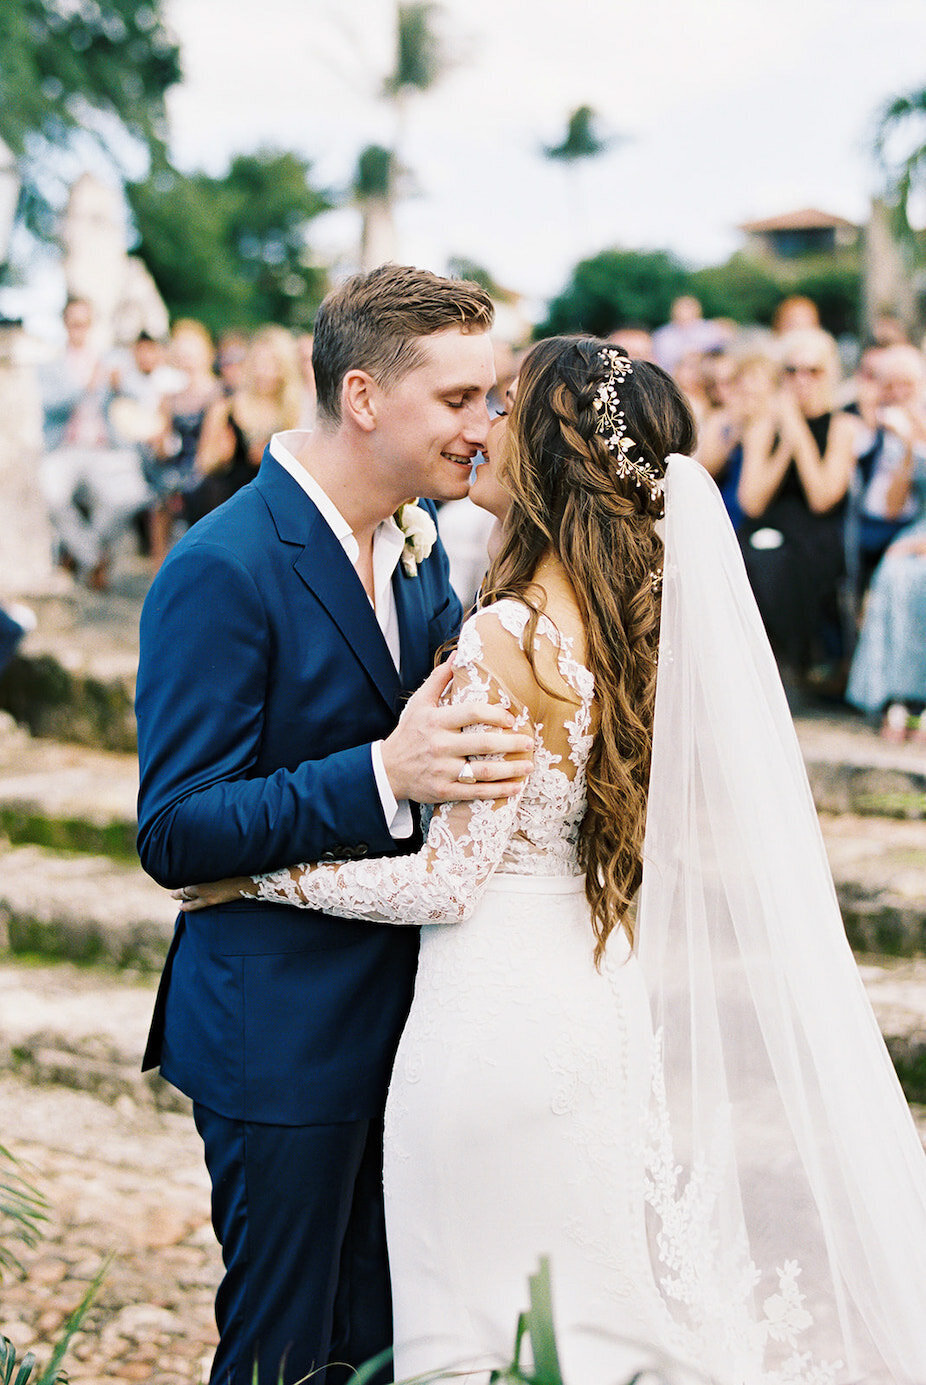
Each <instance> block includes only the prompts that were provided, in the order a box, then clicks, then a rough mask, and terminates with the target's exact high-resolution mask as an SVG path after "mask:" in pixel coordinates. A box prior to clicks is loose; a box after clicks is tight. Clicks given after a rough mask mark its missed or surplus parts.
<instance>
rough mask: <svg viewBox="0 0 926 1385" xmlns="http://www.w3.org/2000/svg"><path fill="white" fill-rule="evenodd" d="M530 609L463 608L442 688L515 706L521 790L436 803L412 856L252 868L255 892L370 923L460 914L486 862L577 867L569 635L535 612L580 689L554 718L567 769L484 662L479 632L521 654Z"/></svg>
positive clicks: (515, 870)
mask: <svg viewBox="0 0 926 1385" xmlns="http://www.w3.org/2000/svg"><path fill="white" fill-rule="evenodd" d="M529 615H530V613H529V611H528V609H527V607H526V606H524V605H523V604H522V603H521V602H518V601H514V600H505V601H499V602H497V603H496V604H495V605H493V606H490V607H488V608H487V609H486V610H485V611H483V612H480V613H478V614H477V615H475V616H472V617H471V618H470V619H469V620H468V621H467V622H466V623H465V624H464V626H463V629H462V631H461V632H460V639H459V643H458V646H457V650H456V653H455V655H454V661H453V668H454V678H453V684H452V686H451V691H450V701H451V702H452V703H459V702H482V703H486V704H488V703H497V704H500V705H501V706H503V707H505V708H507V709H508V710H509V711H511V712H512V713H513V714H514V716H515V727H516V728H517V729H519V730H526V731H528V732H533V734H534V737H535V751H534V769H533V771H532V773H531V775H530V777H529V779H528V780H527V782H526V784H525V786H524V787H523V788H522V790H521V791H520V792H519V793H517V794H515V795H514V796H512V797H511V798H509V799H492V800H488V799H476V800H473V801H472V802H470V803H449V804H448V803H444V804H441V805H440V806H439V807H438V808H437V809H435V811H434V813H433V815H432V817H431V821H430V826H429V828H428V837H427V842H426V844H425V846H424V847H423V849H422V850H421V851H420V852H419V853H418V855H417V856H402V857H399V858H391V857H390V858H385V859H379V860H371V861H347V862H344V863H343V864H342V865H337V864H333V865H328V864H325V865H316V866H310V865H300V866H294V867H291V868H289V869H287V870H280V871H274V872H272V873H271V874H268V875H263V876H256V877H254V878H255V880H256V883H257V885H258V894H259V897H260V898H261V899H266V900H269V901H273V902H276V903H282V904H294V905H297V906H298V907H301V908H314V909H318V910H321V911H322V912H327V913H332V914H338V915H340V916H341V917H343V918H354V919H367V920H369V921H371V922H374V923H400V924H401V923H405V924H423V923H448V922H461V921H462V920H463V919H465V918H467V917H469V915H470V914H471V913H472V911H473V909H474V908H475V907H476V904H477V903H478V901H479V898H480V896H481V893H482V891H483V890H484V888H485V886H486V884H487V883H488V881H489V879H490V877H491V875H492V874H493V872H494V871H495V870H501V871H503V872H505V873H510V874H524V875H528V874H529V875H573V874H577V873H578V871H579V865H578V838H579V826H580V824H581V821H582V818H583V816H584V814H585V761H586V759H587V757H588V752H589V749H590V747H591V743H592V737H591V734H590V727H591V707H592V698H593V695H594V679H593V677H592V675H591V673H590V672H589V671H588V669H586V668H583V667H582V665H581V664H579V663H578V662H577V661H576V660H575V659H574V657H573V655H572V644H571V641H569V640H568V639H566V638H565V637H564V636H561V635H560V633H559V631H558V630H557V628H556V626H555V625H554V624H553V622H552V621H551V620H549V619H548V618H547V617H545V616H541V618H540V621H539V622H538V627H537V635H536V638H537V640H549V641H551V642H552V643H553V644H554V646H555V648H556V650H557V665H558V668H559V671H560V674H561V676H562V677H563V679H564V680H565V681H566V683H567V684H568V686H569V687H570V688H571V689H572V690H573V691H574V692H575V693H576V695H577V697H578V698H579V705H578V707H577V708H576V709H575V713H574V715H573V716H572V718H571V719H569V720H566V721H564V723H563V729H564V730H565V732H566V738H567V743H568V745H569V747H570V760H571V762H572V763H571V766H570V768H571V770H572V773H571V774H570V773H567V772H566V771H565V770H564V769H563V768H562V756H560V755H558V754H555V753H554V752H553V751H551V750H550V749H549V748H548V747H547V745H546V744H545V742H544V728H543V727H542V726H536V727H534V726H532V724H531V719H530V716H529V714H528V712H527V709H526V708H525V707H524V706H523V705H521V704H520V703H517V702H516V701H515V699H514V698H513V697H512V695H511V693H510V692H509V691H508V689H507V688H506V686H505V682H504V677H503V674H504V669H501V670H498V669H497V668H495V667H492V668H490V667H488V666H487V663H486V658H485V638H484V633H485V636H486V638H488V637H489V636H494V637H495V639H494V642H493V645H497V639H498V631H497V628H496V627H497V626H499V625H500V626H501V628H502V630H504V631H505V632H507V634H508V635H510V636H512V641H511V648H510V656H509V657H510V658H511V659H512V660H513V661H515V662H517V661H521V662H523V653H522V652H521V650H522V646H521V640H522V638H523V635H524V630H525V626H526V624H527V621H528V619H529Z"/></svg>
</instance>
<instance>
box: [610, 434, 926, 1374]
mask: <svg viewBox="0 0 926 1385" xmlns="http://www.w3.org/2000/svg"><path fill="white" fill-rule="evenodd" d="M665 526H666V528H665V569H664V578H663V601H662V627H661V636H660V646H659V669H658V676H657V693H656V712H655V727H654V740H653V761H652V773H651V785H650V794H649V807H648V815H647V828H646V841H645V847H644V872H643V883H642V889H641V895H640V901H639V908H638V916H637V954H638V957H639V960H640V964H641V966H642V969H643V972H644V976H645V978H646V983H647V987H648V990H649V993H650V1000H651V1007H652V1014H653V1023H654V1029H655V1036H656V1045H657V1052H656V1062H655V1063H654V1078H653V1094H652V1104H651V1111H650V1116H649V1122H648V1135H647V1144H648V1148H647V1160H646V1167H647V1204H648V1207H647V1217H648V1223H649V1231H650V1241H651V1247H652V1252H653V1260H654V1267H655V1270H656V1277H657V1282H658V1284H659V1287H660V1291H661V1296H662V1299H663V1302H664V1305H665V1308H666V1312H667V1316H668V1317H670V1318H671V1320H672V1324H673V1327H672V1332H673V1334H674V1337H673V1340H674V1345H675V1347H676V1349H677V1351H678V1352H679V1353H680V1354H682V1355H683V1356H689V1357H690V1358H691V1359H693V1360H697V1361H699V1362H701V1363H707V1364H708V1366H709V1368H711V1369H712V1370H713V1371H714V1373H715V1374H716V1377H717V1379H718V1380H722V1381H731V1380H736V1381H743V1382H769V1383H770V1385H771V1383H772V1382H774V1385H785V1382H792V1381H793V1382H798V1381H800V1382H803V1383H804V1385H808V1382H809V1383H810V1385H824V1382H830V1381H833V1382H837V1381H838V1382H848V1381H861V1380H865V1381H870V1382H874V1381H905V1382H913V1381H916V1382H926V1158H924V1154H923V1150H922V1147H921V1145H920V1141H919V1138H918V1136H917V1132H916V1128H915V1126H914V1124H913V1120H912V1118H911V1115H910V1112H909V1109H908V1107H907V1103H906V1101H905V1099H904V1096H903V1092H902V1091H901V1088H900V1085H899V1083H898V1081H897V1079H896V1076H895V1074H894V1071H893V1068H892V1065H891V1062H890V1059H889V1057H888V1054H887V1051H886V1049H885V1047H884V1043H883V1041H882V1039H881V1036H880V1033H879V1031H878V1027H877V1024H876V1022H875V1019H874V1016H873V1014H872V1011H871V1008H870V1006H869V1004H868V1000H867V998H866V995H865V993H864V990H863V987H862V984H861V981H860V979H859V975H858V971H857V969H856V966H855V962H854V959H853V957H852V954H851V951H850V949H849V946H848V943H847V942H846V938H845V933H844V931H843V926H842V920H841V918H840V914H839V907H838V904H837V901H836V895H835V891H834V888H833V883H832V878H831V875H830V871H829V866H828V863H827V858H826V854H825V850H824V845H823V840H822V837H821V834H820V830H819V825H818V822H817V818H816V813H815V811H814V806H813V802H812V799H811V795H810V790H809V786H808V783H807V777H806V773H805V770H804V766H803V761H802V759H801V755H800V750H799V747H798V744H797V739H796V736H795V733H794V729H793V726H792V722H791V717H790V715H789V711H788V706H787V703H786V700H785V697H784V693H783V690H782V687H781V683H780V680H779V677H778V673H777V669H776V666H775V661H774V658H773V656H772V653H771V650H770V648H769V644H768V640H767V638H766V635H765V631H764V629H763V626H762V623H761V620H760V617H759V613H758V610H757V608H756V605H755V601H754V600H753V597H752V593H751V591H750V588H749V584H748V581H747V578H746V573H745V569H744V566H743V562H742V557H741V555H740V551H739V546H738V544H737V541H736V538H735V536H734V533H733V530H732V528H731V526H730V523H729V521H728V519H727V516H726V513H725V511H724V508H723V504H722V501H721V499H720V495H719V492H718V491H717V488H716V486H715V485H714V483H713V481H712V480H711V479H710V477H709V476H708V475H707V473H706V472H705V471H704V470H703V468H701V467H700V466H699V465H698V464H697V463H696V462H693V461H692V460H691V459H690V458H687V457H673V458H671V459H670V461H669V465H668V470H667V478H666V520H665Z"/></svg>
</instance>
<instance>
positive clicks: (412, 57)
mask: <svg viewBox="0 0 926 1385" xmlns="http://www.w3.org/2000/svg"><path fill="white" fill-rule="evenodd" d="M437 10H438V6H437V5H435V4H431V3H428V2H427V0H424V3H422V0H416V3H412V4H398V5H397V6H396V28H395V53H394V58H393V65H392V68H391V70H390V71H389V72H388V73H387V74H386V76H385V77H384V78H383V80H382V86H381V87H380V95H381V96H382V97H383V98H385V100H386V101H388V103H389V105H390V106H391V108H392V112H393V138H392V147H391V148H386V147H385V146H384V145H381V144H370V145H367V147H366V148H365V149H363V150H362V151H361V153H360V155H359V158H358V160H357V167H356V172H355V175H354V182H353V189H352V191H353V195H354V199H355V201H356V202H357V204H358V206H359V207H360V211H361V217H362V227H361V236H360V240H361V248H360V264H361V268H362V269H365V270H367V269H373V268H374V267H375V266H376V265H378V264H382V263H383V261H384V260H390V259H395V258H396V234H395V217H394V213H395V205H396V202H397V201H398V200H399V198H400V197H401V196H402V195H403V194H404V193H405V192H406V191H407V188H408V186H409V182H410V179H409V176H408V174H409V170H408V169H407V168H406V167H405V165H404V163H403V161H402V157H401V151H402V148H403V146H404V143H405V133H406V125H407V120H408V109H409V98H410V97H411V96H413V95H414V94H416V93H423V92H426V91H429V90H430V89H431V87H433V86H434V85H435V83H436V82H438V81H439V80H440V78H441V77H442V76H443V74H444V73H445V72H446V71H447V68H448V67H449V65H450V63H449V60H448V58H447V56H446V54H445V52H444V49H443V45H442V43H441V41H440V39H439V37H438V35H437V32H436V29H435V27H434V15H435V13H436V12H437Z"/></svg>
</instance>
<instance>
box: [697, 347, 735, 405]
mask: <svg viewBox="0 0 926 1385" xmlns="http://www.w3.org/2000/svg"><path fill="white" fill-rule="evenodd" d="M736 369H737V364H736V359H735V358H734V357H733V355H732V354H731V352H730V350H729V349H727V348H726V347H719V348H718V349H717V350H716V351H708V352H706V353H705V355H704V356H703V357H702V359H701V384H702V388H703V390H704V395H705V398H706V399H707V405H708V416H710V414H711V413H715V412H716V411H717V410H718V409H726V408H727V407H728V406H729V404H730V398H731V392H732V389H733V378H734V376H735V375H736Z"/></svg>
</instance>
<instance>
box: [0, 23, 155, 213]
mask: <svg viewBox="0 0 926 1385" xmlns="http://www.w3.org/2000/svg"><path fill="white" fill-rule="evenodd" d="M162 8H163V0H144V3H139V0H73V2H72V3H68V4H62V3H61V0H3V3H2V4H0V54H2V60H0V137H2V138H3V139H4V140H5V141H6V143H7V144H8V145H9V146H10V148H11V149H12V150H13V152H14V154H16V156H17V157H18V158H20V160H21V168H22V173H23V179H24V191H25V195H26V206H27V208H31V210H32V213H33V214H32V216H31V218H30V220H31V223H32V224H33V226H34V227H36V228H38V229H43V227H42V213H43V211H45V210H46V208H45V202H44V198H43V196H42V193H41V191H40V188H41V173H42V170H43V166H47V164H48V162H49V153H50V150H51V149H52V148H61V147H63V146H66V145H67V144H68V142H69V141H70V140H71V139H72V138H73V136H74V134H75V133H76V132H77V131H78V130H81V131H84V132H86V133H89V134H91V135H94V136H95V137H96V138H97V139H98V140H99V142H100V143H101V145H103V146H104V147H106V148H107V150H108V151H109V152H111V146H112V135H113V122H116V124H117V127H121V128H122V129H123V130H124V131H125V132H127V133H128V134H129V135H130V136H133V137H134V138H135V139H137V140H140V141H141V142H142V143H143V144H144V145H145V146H146V147H147V148H148V149H149V150H150V151H152V152H153V153H156V152H157V151H159V150H160V149H161V148H162V147H163V144H164V141H165V138H166V129H165V112H164V97H165V94H166V92H167V91H168V90H169V89H170V87H172V86H173V85H174V83H176V82H178V81H179V80H180V76H181V68H180V50H179V48H178V47H177V45H176V43H175V42H174V41H173V39H172V37H171V35H170V33H169V32H168V30H167V27H166V25H165V23H164V20H163V17H162ZM44 229H48V228H47V226H45V227H44Z"/></svg>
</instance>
